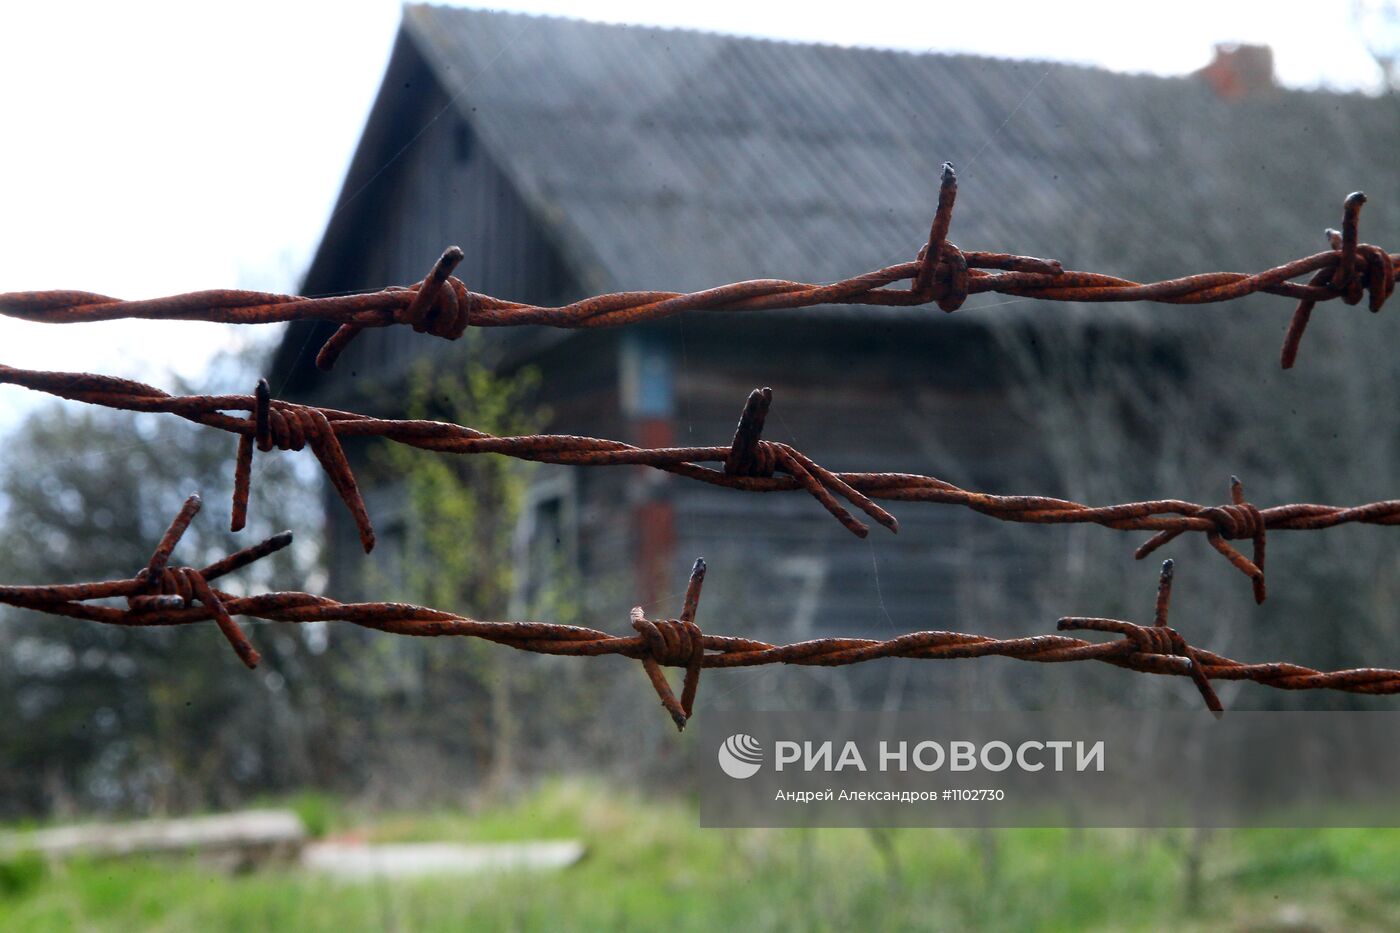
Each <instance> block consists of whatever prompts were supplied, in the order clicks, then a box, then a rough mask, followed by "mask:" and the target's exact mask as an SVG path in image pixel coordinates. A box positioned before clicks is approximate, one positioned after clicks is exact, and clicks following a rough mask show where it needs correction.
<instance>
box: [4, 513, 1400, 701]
mask: <svg viewBox="0 0 1400 933" xmlns="http://www.w3.org/2000/svg"><path fill="white" fill-rule="evenodd" d="M199 507H200V502H199V497H198V496H191V497H190V498H189V500H188V501H186V503H185V506H184V508H183V509H181V511H180V513H179V515H177V516H176V519H175V521H174V522H172V524H171V526H170V531H168V532H167V533H166V535H165V537H164V538H163V539H162V542H161V545H160V546H159V547H158V548H157V549H156V553H155V555H153V557H152V560H151V563H150V564H149V565H148V566H147V567H146V568H143V569H142V570H141V571H140V572H139V573H138V574H137V575H136V576H134V577H132V578H131V579H128V580H113V581H107V582H100V583H77V584H66V585H53V586H0V603H3V604H8V605H11V606H16V607H19V608H23V609H30V610H34V611H37V612H42V613H47V614H50V615H56V616H66V617H69V618H74V619H83V620H87V621H92V622H99V623H103V624H107V625H122V626H132V627H163V626H180V625H191V624H196V623H201V622H209V621H213V622H214V623H215V624H216V625H217V626H218V627H219V629H220V630H221V632H222V633H223V635H224V636H225V638H227V640H228V641H229V642H230V644H231V645H232V646H233V648H234V650H235V652H236V653H237V654H238V657H239V658H240V659H241V660H242V661H243V662H244V663H245V664H246V665H247V666H248V667H254V666H256V665H257V664H258V661H259V655H258V653H257V651H256V650H254V649H253V647H252V645H251V644H250V643H249V642H248V640H247V638H246V637H245V636H244V634H243V632H242V631H241V630H240V629H239V628H238V626H237V624H236V623H234V621H233V619H232V617H233V616H243V617H246V618H252V619H261V620H264V621H267V622H281V623H303V622H346V623H349V624H353V625H358V626H361V627H364V628H369V629H374V630H376V631H380V632H386V633H389V634H394V635H408V636H421V637H443V636H458V637H469V638H481V639H484V640H486V641H491V642H495V643H496V644H500V645H505V646H507V647H510V648H515V649H517V650H520V651H528V652H533V653H536V654H551V655H567V656H574V657H601V656H604V655H619V656H621V657H625V658H631V659H633V660H637V661H640V662H641V663H642V666H643V670H644V672H645V673H646V675H647V678H648V680H649V681H650V683H651V684H652V686H653V688H654V689H655V690H656V693H657V696H658V698H659V699H660V701H661V705H662V707H663V708H664V709H665V710H666V712H667V713H668V714H669V715H670V717H671V719H672V721H673V722H674V723H675V724H676V727H677V728H678V729H684V728H685V725H686V723H687V722H688V721H689V720H690V718H691V717H692V716H693V715H694V703H695V698H696V694H697V691H698V689H699V684H700V675H701V671H703V670H706V669H709V668H738V667H755V666H759V665H764V664H797V665H809V666H810V665H816V666H823V667H835V666H844V665H848V664H859V663H862V662H865V661H873V660H876V659H879V658H909V659H916V660H953V659H970V658H985V657H1004V658H1014V659H1017V660H1021V661H1034V662H1038V663H1062V662H1070V661H1100V662H1103V663H1106V664H1112V665H1114V666H1116V667H1121V668H1126V669H1128V670H1132V671H1138V672H1140V673H1146V674H1162V675H1169V676H1177V677H1186V678H1189V679H1190V680H1191V681H1192V682H1193V684H1194V685H1195V687H1196V689H1197V690H1198V692H1199V693H1200V695H1201V697H1202V699H1203V700H1204V702H1205V705H1206V707H1207V708H1208V709H1209V710H1210V711H1211V712H1212V713H1214V714H1215V715H1217V716H1219V715H1221V714H1222V712H1223V706H1222V704H1221V702H1220V699H1219V697H1218V696H1217V695H1216V693H1215V690H1214V688H1213V686H1212V681H1219V680H1248V681H1253V682H1255V683H1258V684H1260V685H1262V686H1266V687H1272V688H1275V689H1279V690H1338V691H1343V692H1348V693H1361V694H1395V693H1400V670H1393V669H1385V668H1353V669H1348V670H1337V671H1319V670H1315V669H1313V668H1309V667H1304V666H1302V665H1299V664H1288V663H1277V662H1275V663H1265V664H1249V663H1244V662H1240V661H1235V660H1232V659H1230V658H1227V657H1225V656H1223V655H1219V654H1215V653H1214V652H1210V651H1206V650H1204V649H1199V648H1195V647H1193V646H1192V645H1190V644H1189V643H1188V642H1187V641H1186V640H1185V638H1184V637H1183V636H1182V635H1181V634H1180V633H1179V632H1178V631H1177V630H1175V629H1173V628H1171V627H1169V626H1168V624H1167V616H1168V610H1169V603H1170V598H1171V586H1172V562H1171V561H1166V562H1165V563H1164V564H1163V565H1162V575H1161V580H1160V583H1159V585H1158V591H1157V601H1156V609H1155V613H1154V619H1153V622H1152V624H1151V625H1138V624H1136V623H1133V622H1127V621H1123V620H1119V619H1102V618H1087V617H1065V618H1062V619H1060V621H1059V625H1058V627H1059V629H1060V630H1061V631H1096V632H1106V633H1110V634H1116V635H1118V636H1120V637H1119V638H1117V639H1115V640H1112V641H1106V642H1092V641H1088V640H1085V639H1082V638H1074V637H1070V636H1065V635H1035V636H1029V637H1022V638H992V637H990V636H986V635H975V634H968V633H964V632H944V631H925V632H910V633H908V634H905V635H900V636H898V637H896V638H890V639H884V640H879V639H871V638H819V639H813V640H810V641H802V642H796V643H793V644H788V645H775V644H770V643H768V642H764V641H758V640H755V639H751V638H740V637H734V636H728V635H713V634H706V633H704V632H702V631H701V629H700V626H699V624H698V623H697V622H696V615H697V613H698V610H699V604H700V592H701V587H702V585H703V583H704V579H705V569H706V568H705V562H704V560H697V561H696V562H695V567H694V569H693V570H692V572H691V576H690V584H689V586H688V587H687V589H686V595H685V600H684V603H683V606H682V610H681V613H680V617H679V618H677V619H648V618H647V616H646V614H645V612H644V611H643V610H642V609H641V608H640V607H638V608H635V609H633V610H632V613H631V625H632V629H633V631H634V632H635V634H633V635H614V634H610V633H608V632H605V631H601V630H598V629H592V628H584V627H581V626H573V625H559V624H555V623H550V622H489V621H481V620H477V619H472V618H468V617H466V616H462V615H457V614H455V613H451V612H445V611H442V610H439V609H430V608H427V607H424V606H415V605H411V604H407V603H393V602H362V603H342V602H338V601H336V600H334V599H330V598H328V597H325V596H316V595H313V594H311V593H301V592H275V593H262V594H257V595H250V596H237V595H234V594H231V593H226V592H223V591H220V590H217V589H215V588H214V587H213V586H211V585H210V583H209V581H211V580H214V579H217V578H218V577H220V576H223V575H225V574H227V573H229V572H232V571H234V570H237V569H239V568H241V567H244V566H247V565H248V564H250V563H252V562H254V561H256V560H260V559H261V558H263V557H266V556H267V555H269V554H272V553H274V552H276V551H279V550H281V549H282V548H284V547H286V546H287V545H288V544H290V543H291V540H292V535H291V532H283V533H282V534H280V535H276V536H274V537H272V538H269V539H267V540H266V541H263V542H261V543H260V544H257V545H255V546H253V547H250V548H245V549H243V550H241V551H237V552H235V553H233V554H230V555H229V556H227V557H225V558H224V559H222V560H220V561H217V562H215V563H213V564H210V565H209V566H207V567H204V568H202V569H195V568H190V567H176V568H170V567H168V564H167V562H168V559H169V557H170V552H171V551H172V550H173V548H174V546H175V544H176V543H177V542H178V541H179V538H180V535H182V534H183V533H184V530H185V528H186V527H187V526H188V525H189V522H190V519H192V518H193V517H194V515H195V513H196V512H198V510H199ZM157 578H159V579H160V580H161V581H162V582H161V583H160V585H158V586H152V583H151V581H152V580H153V579H157ZM165 581H174V582H173V583H167V582H165ZM186 586H188V587H189V588H188V589H183V587H186ZM111 597H125V598H126V599H127V607H126V608H125V609H123V608H118V607H116V606H112V605H95V604H93V603H92V602H91V601H92V600H100V599H109V598H111ZM666 667H679V668H682V669H683V670H684V672H685V673H684V678H683V682H682V687H681V695H680V697H679V698H677V696H676V695H675V692H674V690H673V688H672V686H671V684H670V682H669V681H668V680H667V678H666V675H665V673H664V671H663V668H666Z"/></svg>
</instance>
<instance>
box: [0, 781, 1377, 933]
mask: <svg viewBox="0 0 1400 933" xmlns="http://www.w3.org/2000/svg"><path fill="white" fill-rule="evenodd" d="M361 831H362V832H364V833H365V834H366V835H368V837H369V839H370V840H371V841H373V842H402V841H422V840H443V841H459V842H489V841H508V840H524V839H546V838H575V839H580V840H582V841H583V842H584V844H585V845H586V847H587V855H586V856H585V858H584V859H583V861H582V862H580V863H579V864H577V865H575V866H573V867H572V868H569V869H566V870H564V871H562V872H558V873H549V874H519V875H504V876H481V877H468V878H453V877H449V878H441V879H423V880H416V881H406V882H394V883H392V884H389V883H378V884H347V883H344V882H333V881H329V880H325V879H320V878H317V877H315V876H311V875H308V874H302V873H300V872H298V871H297V870H295V869H289V868H287V867H285V866H277V867H269V868H268V869H267V870H264V871H259V872H253V873H251V874H247V875H226V874H221V873H219V872H217V871H214V870H211V869H209V868H207V867H201V866H200V865H199V863H198V862H196V861H194V860H149V861H146V860H122V861H115V860H109V861H105V862H100V863H81V862H79V863H73V864H70V865H68V866H65V867H64V868H63V870H61V871H57V872H53V873H51V874H50V875H49V876H47V877H44V878H41V879H40V881H39V882H38V883H37V884H36V885H35V886H33V887H30V888H29V889H28V890H27V891H26V893H24V894H22V895H19V896H15V897H12V898H9V899H8V900H0V928H3V929H5V930H20V931H49V930H70V929H92V930H99V931H128V930H130V931H136V930H141V931H146V930H156V931H166V930H169V931H175V930H191V929H198V930H209V931H222V930H228V931H234V930H246V929H279V930H280V929H296V930H306V931H313V933H314V931H331V933H349V931H356V930H378V929H386V928H388V929H398V930H404V931H430V930H458V929H463V928H466V927H470V928H471V929H486V930H496V929H500V930H535V929H539V930H551V931H552V930H595V929H627V930H652V929H667V930H680V931H685V930H712V929H745V930H789V929H812V930H849V929H910V930H940V931H941V930H1024V929H1036V930H1085V929H1087V930H1162V929H1174V930H1175V929H1181V930H1238V929H1271V928H1276V927H1283V926H1285V925H1287V926H1288V927H1289V928H1300V929H1301V928H1310V929H1314V928H1315V929H1393V928H1395V925H1396V924H1397V922H1400V907H1397V904H1400V900H1397V894H1398V893H1400V891H1397V885H1398V884H1400V883H1397V881H1396V879H1397V878H1400V832H1396V831H1391V830H1369V831H1368V830H1308V831H1278V830H1242V831H1235V832H1222V833H1220V834H1218V835H1217V836H1216V837H1214V839H1215V841H1214V842H1213V844H1212V847H1211V848H1210V850H1209V851H1208V854H1207V859H1206V882H1205V888H1204V900H1203V903H1201V904H1200V905H1198V906H1197V907H1196V908H1194V909H1193V908H1192V907H1191V906H1189V905H1187V904H1186V903H1185V902H1184V899H1183V896H1182V894H1183V880H1182V874H1181V863H1180V852H1179V849H1178V848H1177V847H1176V846H1174V845H1173V844H1172V843H1171V840H1170V838H1168V836H1167V835H1166V834H1162V833H1152V832H1139V831H1127V830H1099V831H1093V830H1090V831H1072V830H1060V829H1025V830H1001V831H996V832H995V834H994V835H995V850H996V856H995V862H996V864H995V866H994V867H993V866H989V863H988V859H987V856H986V852H985V849H984V846H983V844H982V840H981V837H980V836H979V834H978V833H977V832H976V831H963V830H895V831H891V833H890V834H889V837H888V843H889V845H890V846H892V848H893V849H894V851H895V852H896V853H897V857H896V858H895V859H894V860H893V861H891V860H889V859H886V858H884V857H882V856H881V854H880V852H879V850H878V849H877V847H876V846H875V845H873V844H872V842H871V838H870V836H869V834H868V833H866V832H864V831H862V830H704V829H700V828H699V827H698V826H697V825H696V814H695V811H694V809H693V808H691V807H690V806H687V805H685V804H683V803H680V802H677V801H675V800H661V801H658V800H655V799H649V798H646V797H642V796H639V795H636V794H633V793H625V792H620V791H618V790H616V789H610V788H608V787H606V786H603V785H599V784H596V783H586V782H571V783H560V784H553V785H548V786H545V787H543V788H541V789H539V790H537V791H535V792H533V793H531V794H528V795H526V796H524V797H520V798H516V799H514V800H512V801H510V802H508V803H505V804H503V805H500V806H493V807H487V808H485V809H482V810H480V811H478V812H475V813H472V812H467V811H463V810H441V811H436V812H429V813H405V814H403V815H399V816H392V815H389V816H381V817H379V818H378V819H377V820H376V821H375V822H374V823H373V824H371V825H368V826H365V827H362V829H361ZM892 866H895V867H892ZM1264 866H1267V867H1264Z"/></svg>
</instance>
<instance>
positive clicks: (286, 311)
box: [0, 162, 1400, 369]
mask: <svg viewBox="0 0 1400 933" xmlns="http://www.w3.org/2000/svg"><path fill="white" fill-rule="evenodd" d="M956 197H957V175H956V174H955V172H954V171H953V166H952V165H951V164H950V163H946V162H945V163H944V165H943V172H942V177H941V180H940V184H939V192H938V204H937V208H936V210H935V213H934V218H933V222H932V224H931V226H930V229H929V236H928V240H927V242H925V243H924V244H923V246H922V247H921V248H920V250H919V251H918V254H917V256H916V258H915V259H914V260H912V261H909V262H902V263H898V264H896V265H892V266H887V267H885V268H883V269H876V270H874V271H871V272H867V273H864V274H862V275H857V276H854V277H852V278H848V279H843V280H841V281H839V282H832V283H830V284H826V285H813V284H808V283H804V282H791V281H787V280H784V279H754V280H750V281H745V282H734V283H731V284H728V285H720V286H717V287H714V288H707V289H704V290H702V291H698V292H690V293H681V292H670V291H631V292H616V293H613V294H607V295H597V296H594V297H591V298H585V299H583V300H582V301H576V302H573V303H571V304H567V305H562V306H559V307H543V306H540V305H532V304H526V303H523V302H517V301H507V300H504V299H500V298H493V297H491V296H490V295H483V294H480V293H477V292H473V291H471V290H470V289H468V288H467V286H466V285H465V284H464V283H463V282H462V281H461V280H460V279H458V278H456V277H455V276H453V275H452V271H453V270H454V269H455V268H456V267H457V265H458V263H460V262H461V261H462V258H463V253H462V250H461V249H460V248H459V247H456V246H452V247H449V248H448V249H447V250H446V251H445V252H444V253H443V254H442V256H441V257H439V259H438V260H437V262H436V263H435V264H434V265H433V268H432V270H431V271H430V272H429V273H428V275H427V276H425V277H424V278H423V279H422V280H421V281H419V282H417V283H415V284H413V285H411V286H408V287H399V286H391V287H388V288H385V289H382V290H380V291H376V292H370V293H366V294H356V295H337V296H330V297H323V298H307V297H301V296H298V295H280V294H274V293H268V292H254V291H244V290H236V289H215V290H209V291H198V292H188V293H184V294H179V295H171V296H168V297H164V298H152V299H145V300H139V301H123V300H121V299H118V298H112V297H110V296H107V295H99V294H96V293H93V292H82V291H33V292H10V293H7V294H0V314H5V315H9V316H11V317H16V318H22V319H25V320H30V321H41V322H47V323H54V324H67V323H75V322H83V321H109V320H113V319H116V318H149V319H154V320H200V321H218V322H223V323H230V324H266V323H274V322H280V321H294V320H308V319H314V320H321V321H328V322H332V323H336V324H339V325H340V326H339V328H338V329H337V330H336V331H335V333H334V334H333V335H332V336H331V337H330V338H329V339H328V340H327V341H326V342H325V343H324V344H323V345H322V347H321V349H320V351H319V352H318V354H317V356H316V365H317V366H319V367H321V368H322V369H330V368H331V367H332V366H333V365H334V364H335V361H336V359H337V358H338V357H339V355H340V354H341V352H342V351H344V349H345V348H346V347H347V346H348V345H349V344H350V342H351V341H352V340H354V338H355V337H356V336H357V335H358V334H360V333H361V332H362V331H364V330H365V329H366V328H371V327H388V326H391V325H394V324H406V325H408V326H410V327H412V328H413V329H414V330H415V331H418V332H419V333H429V334H433V335H435V336H438V337H442V338H444V339H447V340H456V339H457V338H459V337H461V336H462V334H463V333H465V332H466V329H467V328H468V327H469V326H474V327H518V326H524V325H540V326H547V327H561V328H586V327H616V326H621V325H625V324H635V323H639V322H642V321H653V320H656V319H658V318H663V317H669V316H671V315H674V314H680V313H682V312H686V311H725V312H730V311H763V310H775V309H797V308H809V307H812V306H814V305H835V304H847V305H876V306H887V307H890V306H902V307H911V306H918V305H927V304H936V305H937V306H938V307H939V308H941V309H942V310H943V311H948V312H951V311H956V310H957V309H958V308H959V307H961V306H962V304H963V302H964V301H966V300H967V298H968V296H970V295H977V294H982V293H985V292H996V293H999V294H1003V295H1013V296H1018V297H1023V298H1038V299H1041V300H1045V301H1082V302H1123V301H1153V302H1161V303H1166V304H1190V305H1198V304H1211V303H1216V302H1223V301H1232V300H1234V299H1236V298H1241V297H1243V296H1245V295H1250V294H1254V293H1255V292H1264V293H1267V294H1271V295H1283V296H1285V297H1289V298H1294V299H1297V301H1298V304H1297V306H1296V308H1295V310H1294V312H1293V317H1292V320H1291V321H1290V323H1289V326H1288V330H1287V332H1286V335H1285V338H1284V343H1283V348H1282V350H1281V352H1280V362H1281V363H1282V365H1283V368H1285V369H1288V368H1290V367H1292V366H1293V364H1294V362H1295V361H1296V360H1297V356H1298V347H1299V345H1300V343H1301V341H1302V338H1303V334H1304V332H1305V330H1306V329H1307V326H1308V322H1309V320H1310V319H1311V316H1312V312H1313V309H1314V308H1315V307H1316V305H1317V304H1318V303H1319V302H1324V301H1331V300H1332V299H1335V298H1340V299H1342V300H1343V301H1344V302H1346V303H1347V304H1352V305H1355V304H1358V303H1360V301H1361V300H1362V298H1363V297H1365V296H1367V295H1369V308H1370V310H1371V311H1373V312H1375V311H1379V310H1380V309H1381V307H1382V305H1384V304H1385V302H1386V300H1387V299H1388V298H1389V297H1390V295H1391V294H1392V293H1393V292H1394V290H1395V265H1396V263H1397V262H1400V254H1395V253H1389V252H1387V251H1386V250H1384V249H1382V248H1380V247H1378V246H1375V245H1373V244H1369V243H1362V242H1360V240H1359V234H1358V230H1359V217H1360V212H1361V207H1362V205H1363V204H1365V203H1366V196H1365V195H1364V194H1362V193H1361V192H1355V193H1353V194H1351V195H1349V196H1348V197H1347V199H1346V201H1345V203H1344V205H1343V216H1342V229H1341V230H1340V231H1336V230H1330V229H1329V230H1328V231H1327V236H1328V243H1329V247H1330V248H1329V249H1327V250H1325V251H1322V252H1319V253H1314V254H1313V255H1311V256H1304V257H1302V258H1300V259H1295V260H1293V261H1291V262H1286V263H1283V264H1281V265H1278V266H1274V267H1273V268H1271V269H1266V270H1264V271H1263V272H1258V273H1254V274H1248V273H1243V272H1207V273H1202V274H1199V275H1190V276H1185V277H1182V278H1175V279H1166V280H1163V281H1160V282H1151V283H1140V282H1134V281H1131V280H1129V279H1123V278H1118V277H1116V276H1111V275H1103V274H1100V273H1096V272H1076V271H1069V270H1065V269H1064V268H1063V267H1062V266H1061V265H1060V263H1059V262H1058V261H1056V260H1053V259H1038V258H1035V257H1031V256H1017V255H1014V254H1010V253H995V252H983V251H973V250H963V249H960V248H959V247H958V246H956V245H955V244H954V243H952V242H951V241H950V240H949V239H948V234H949V231H950V229H951V225H952V216H953V205H954V202H955V200H956ZM1309 274H1311V278H1310V279H1309V280H1308V282H1307V283H1306V284H1303V283H1299V282H1294V281H1291V280H1292V279H1295V278H1298V277H1300V276H1304V275H1309ZM904 280H908V281H909V287H908V288H891V287H890V286H891V285H893V284H894V283H896V282H900V281H904Z"/></svg>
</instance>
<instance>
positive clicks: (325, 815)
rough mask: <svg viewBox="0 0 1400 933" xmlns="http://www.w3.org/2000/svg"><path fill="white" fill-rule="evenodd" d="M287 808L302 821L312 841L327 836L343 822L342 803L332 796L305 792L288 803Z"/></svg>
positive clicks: (311, 791) (316, 792) (296, 795)
mask: <svg viewBox="0 0 1400 933" xmlns="http://www.w3.org/2000/svg"><path fill="white" fill-rule="evenodd" d="M286 806H288V807H290V808H291V809H292V811H293V812H295V813H296V815H297V816H298V817H299V818H300V819H301V823H302V825H303V826H305V827H306V832H307V835H309V836H310V837H311V838H312V839H320V838H321V837H323V836H325V835H326V834H328V833H329V832H330V831H331V830H332V829H335V828H336V827H338V826H339V825H340V823H341V820H342V814H341V806H340V801H339V800H337V799H336V798H335V797H333V796H332V795H330V794H326V793H320V792H318V791H313V790H304V791H301V792H299V793H297V794H295V795H294V796H293V797H292V798H291V799H290V800H288V801H286Z"/></svg>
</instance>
